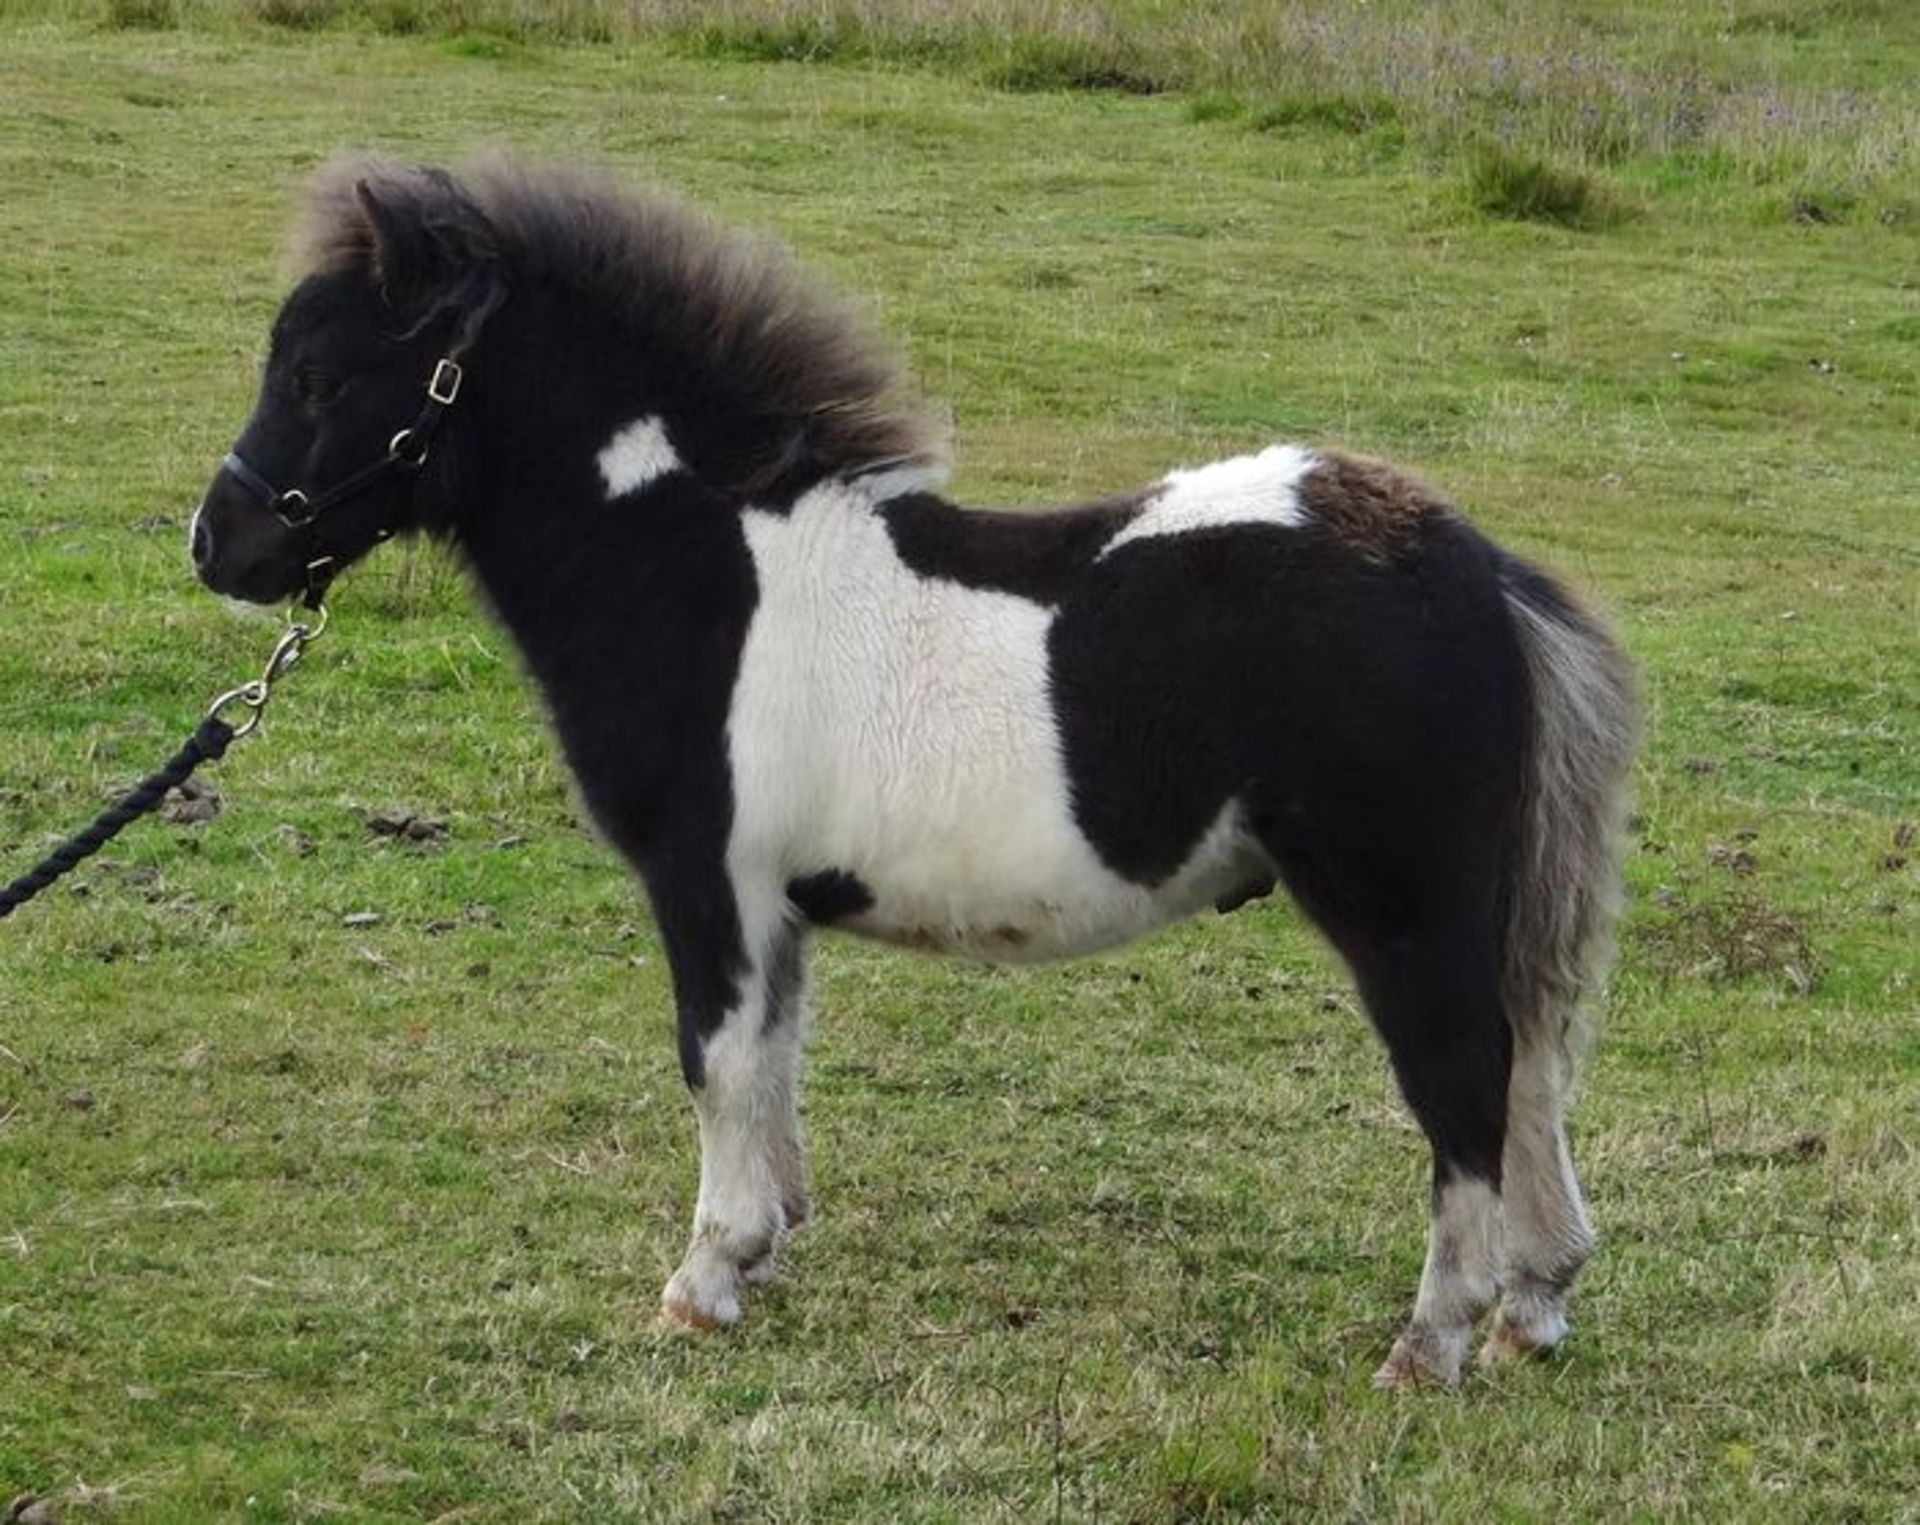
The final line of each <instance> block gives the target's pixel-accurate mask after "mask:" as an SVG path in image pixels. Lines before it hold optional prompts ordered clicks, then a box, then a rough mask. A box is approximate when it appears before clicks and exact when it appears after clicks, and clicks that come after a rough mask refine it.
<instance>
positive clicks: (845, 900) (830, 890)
mask: <svg viewBox="0 0 1920 1525" xmlns="http://www.w3.org/2000/svg"><path fill="white" fill-rule="evenodd" d="M787 899H789V900H791V901H792V902H793V904H794V907H795V909H797V910H798V911H799V912H800V914H801V915H802V916H804V917H806V918H807V920H808V922H809V923H811V924H812V925H813V926H816V927H830V926H832V925H833V924H834V923H835V922H837V921H845V920H846V919H847V918H848V917H849V916H858V915H859V914H860V913H861V912H862V911H870V910H872V909H873V891H872V890H870V889H868V888H867V887H866V885H864V884H862V883H861V882H860V880H859V879H858V878H857V877H855V876H854V875H852V874H850V873H848V872H847V871H846V870H845V869H841V868H824V869H822V870H821V871H820V872H819V873H817V874H807V875H805V876H804V877H802V878H799V879H790V880H788V881H787Z"/></svg>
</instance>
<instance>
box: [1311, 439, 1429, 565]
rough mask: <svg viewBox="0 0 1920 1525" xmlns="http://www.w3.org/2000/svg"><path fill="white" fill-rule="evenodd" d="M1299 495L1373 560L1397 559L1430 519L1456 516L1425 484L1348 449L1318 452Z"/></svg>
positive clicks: (1315, 517)
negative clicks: (1352, 453) (1351, 452)
mask: <svg viewBox="0 0 1920 1525" xmlns="http://www.w3.org/2000/svg"><path fill="white" fill-rule="evenodd" d="M1299 494H1300V502H1301V504H1302V505H1303V506H1304V507H1305V509H1306V511H1307V513H1308V514H1309V515H1311V516H1312V518H1313V520H1314V521H1315V522H1316V523H1318V524H1320V525H1323V526H1324V527H1325V528H1326V529H1327V530H1328V531H1330V532H1331V533H1332V534H1333V535H1334V536H1336V537H1337V538H1338V539H1340V540H1341V541H1342V542H1344V543H1345V544H1347V545H1348V546H1351V547H1352V548H1353V549H1354V550H1356V551H1358V552H1359V553H1360V554H1361V555H1362V556H1364V557H1366V558H1367V559H1368V560H1370V561H1390V560H1392V559H1393V558H1394V557H1396V556H1398V555H1400V554H1401V553H1403V552H1404V551H1405V550H1407V549H1408V548H1409V547H1410V546H1411V545H1413V544H1414V543H1415V542H1416V541H1417V540H1418V538H1419V536H1420V532H1421V529H1422V527H1423V526H1424V525H1425V524H1427V523H1428V522H1429V521H1430V520H1433V519H1437V518H1440V517H1442V516H1444V515H1449V514H1451V513H1452V512H1453V509H1452V506H1451V505H1450V504H1448V503H1447V501H1446V500H1445V499H1444V498H1442V497H1440V496H1439V495H1438V494H1436V493H1435V492H1433V490H1432V489H1430V488H1429V487H1427V486H1426V485H1425V484H1424V483H1422V482H1419V481H1416V480H1415V479H1414V478H1412V477H1410V476H1408V475H1406V473H1404V472H1402V471H1400V470H1398V469H1397V468H1395V467H1392V466H1389V465H1388V464H1387V463H1386V462H1385V461H1377V460H1375V459H1373V458H1372V457H1371V456H1365V455H1349V454H1348V453H1347V452H1346V451H1344V450H1321V451H1316V452H1315V460H1314V464H1313V467H1312V469H1311V470H1309V471H1308V472H1307V473H1306V474H1305V475H1304V476H1302V477H1301V478H1300V487H1299Z"/></svg>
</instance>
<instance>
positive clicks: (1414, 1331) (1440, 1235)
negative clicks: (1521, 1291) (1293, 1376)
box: [1373, 1180, 1500, 1388]
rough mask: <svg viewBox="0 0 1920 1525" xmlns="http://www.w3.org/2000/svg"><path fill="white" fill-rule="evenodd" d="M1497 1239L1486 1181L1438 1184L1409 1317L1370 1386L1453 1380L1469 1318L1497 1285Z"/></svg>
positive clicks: (1493, 1200) (1495, 1204) (1495, 1203)
mask: <svg viewBox="0 0 1920 1525" xmlns="http://www.w3.org/2000/svg"><path fill="white" fill-rule="evenodd" d="M1499 1240H1500V1197H1499V1194H1498V1193H1496V1192H1495V1191H1494V1189H1493V1186H1492V1184H1491V1183H1490V1182H1487V1181H1473V1180H1455V1181H1449V1182H1448V1183H1447V1184H1446V1185H1445V1186H1443V1187H1441V1188H1440V1192H1439V1196H1438V1198H1437V1200H1436V1201H1435V1203H1434V1211H1433V1220H1432V1223H1431V1224H1430V1225H1429V1229H1428V1234H1427V1265H1426V1269H1425V1270H1424V1271H1423V1272H1422V1273H1421V1275H1420V1293H1419V1296H1418V1297H1416V1298H1415V1299H1414V1303H1413V1318H1412V1320H1411V1321H1410V1322H1409V1323H1408V1325H1407V1327H1406V1329H1405V1330H1404V1331H1403V1332H1402V1333H1401V1335H1400V1338H1399V1339H1398V1340H1396V1341H1395V1342H1394V1346H1393V1352H1392V1354H1391V1355H1389V1356H1388V1357H1387V1360H1386V1364H1385V1365H1384V1366H1382V1367H1381V1368H1380V1370H1379V1371H1377V1372H1375V1373H1374V1377H1373V1380H1374V1384H1375V1385H1376V1386H1378V1387H1390V1388H1402V1387H1409V1386H1412V1385H1413V1384H1415V1383H1417V1382H1419V1381H1420V1380H1422V1379H1423V1378H1425V1379H1431V1380H1435V1381H1439V1382H1442V1383H1444V1384H1446V1385H1447V1386H1449V1387H1451V1386H1452V1385H1453V1384H1454V1383H1455V1382H1457V1381H1459V1380H1460V1367H1461V1363H1462V1362H1463V1361H1464V1360H1465V1359H1466V1354H1467V1344H1468V1342H1469V1341H1470V1340H1471V1339H1472V1338H1473V1326H1474V1322H1475V1321H1476V1320H1477V1319H1478V1318H1479V1317H1480V1315H1481V1314H1483V1313H1485V1312H1486V1311H1487V1309H1488V1308H1489V1307H1491V1306H1492V1304H1493V1299H1494V1295H1495V1292H1496V1291H1497V1287H1496V1284H1495V1281H1494V1272H1495V1269H1496V1267H1497V1266H1498V1264H1499Z"/></svg>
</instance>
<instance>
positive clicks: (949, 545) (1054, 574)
mask: <svg viewBox="0 0 1920 1525" xmlns="http://www.w3.org/2000/svg"><path fill="white" fill-rule="evenodd" d="M1157 491H1158V489H1157V488H1146V489H1143V490H1141V491H1139V492H1133V493H1125V494H1122V495H1121V496H1119V497H1113V498H1101V499H1099V500H1097V501H1095V502H1091V503H1080V504H1075V505H1073V506H1071V507H1068V508H1059V509H1052V510H1049V511H1047V512H1043V513H1041V512H1036V513H1008V512H1006V511H1005V510H1002V509H989V508H956V507H954V505H953V504H951V503H949V502H947V501H946V500H945V499H944V498H941V497H938V496H937V495H935V494H933V493H919V492H917V493H907V494H905V495H903V496H901V497H898V498H893V499H890V500H889V501H888V502H885V503H882V504H881V505H880V509H879V512H880V518H881V520H882V522H884V523H885V525H886V526H887V533H888V534H890V535H891V536H892V537H893V548H894V551H895V552H896V553H897V554H898V555H899V557H900V559H901V560H902V561H904V562H905V563H906V564H907V565H908V566H909V567H911V568H913V570H914V571H916V572H918V573H919V574H920V575H921V576H922V577H937V578H943V579H945V580H946V581H948V582H957V583H960V584H962V585H963V586H965V587H969V588H981V589H985V590H987V591H990V592H996V593H1013V594H1016V595H1018V596H1019V597H1021V598H1030V599H1032V600H1033V601H1034V602H1036V603H1041V604H1057V603H1059V602H1060V599H1061V597H1062V593H1063V590H1064V588H1065V586H1066V585H1067V584H1068V583H1069V582H1070V581H1071V580H1072V579H1073V578H1074V577H1075V576H1076V575H1077V574H1078V573H1080V572H1081V571H1083V570H1084V569H1085V568H1086V567H1087V566H1088V565H1089V564H1090V563H1091V562H1092V561H1093V560H1094V558H1095V557H1097V556H1098V555H1099V554H1100V548H1101V547H1102V546H1104V545H1105V544H1106V543H1107V542H1108V541H1109V540H1111V539H1112V538H1113V537H1114V536H1115V535H1117V534H1118V533H1119V532H1120V530H1121V528H1122V527H1123V526H1124V525H1126V523H1127V522H1128V521H1129V520H1131V519H1132V518H1133V517H1134V516H1135V515H1136V514H1138V513H1139V512H1140V509H1141V507H1142V506H1143V505H1144V504H1145V503H1146V502H1147V501H1148V499H1150V498H1151V497H1152V496H1153V495H1154V494H1155V493H1156V492H1157Z"/></svg>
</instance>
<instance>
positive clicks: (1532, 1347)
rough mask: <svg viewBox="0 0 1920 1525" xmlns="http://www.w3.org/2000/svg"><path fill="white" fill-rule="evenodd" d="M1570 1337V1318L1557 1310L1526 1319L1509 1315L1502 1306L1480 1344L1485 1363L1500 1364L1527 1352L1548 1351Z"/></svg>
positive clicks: (1532, 1353) (1486, 1364)
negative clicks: (1485, 1339)
mask: <svg viewBox="0 0 1920 1525" xmlns="http://www.w3.org/2000/svg"><path fill="white" fill-rule="evenodd" d="M1566 1337H1567V1321H1566V1319H1565V1318H1563V1317H1562V1316H1561V1315H1559V1314H1557V1313H1555V1314H1550V1315H1545V1316H1543V1317H1541V1318H1537V1319H1533V1320H1530V1321H1527V1322H1521V1321H1518V1320H1514V1319H1510V1318H1508V1317H1507V1314H1506V1311H1505V1310H1504V1309H1502V1310H1501V1311H1500V1313H1499V1314H1497V1315H1496V1316H1495V1318H1494V1320H1493V1328H1492V1329H1491V1330H1490V1331H1489V1332H1488V1334H1487V1343H1486V1344H1484V1345H1482V1346H1481V1347H1480V1356H1479V1361H1480V1364H1481V1365H1482V1366H1498V1365H1500V1364H1501V1363H1502V1362H1506V1361H1517V1360H1520V1359H1522V1358H1523V1357H1526V1356H1539V1355H1546V1354H1547V1353H1548V1352H1550V1351H1551V1350H1553V1348H1554V1347H1555V1346H1557V1345H1558V1344H1559V1343H1560V1342H1561V1341H1562V1340H1564V1339H1565V1338H1566Z"/></svg>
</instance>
